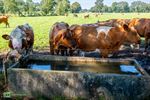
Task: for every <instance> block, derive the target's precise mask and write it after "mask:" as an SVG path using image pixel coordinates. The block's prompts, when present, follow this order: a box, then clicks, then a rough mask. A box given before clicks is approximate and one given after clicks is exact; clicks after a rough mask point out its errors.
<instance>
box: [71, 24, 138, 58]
mask: <svg viewBox="0 0 150 100" xmlns="http://www.w3.org/2000/svg"><path fill="white" fill-rule="evenodd" d="M69 31H70V33H71V34H72V35H71V36H72V38H73V39H75V41H76V42H77V47H78V49H80V50H82V51H95V50H96V49H99V51H100V52H101V55H102V57H107V56H108V54H109V53H112V52H114V51H117V50H119V48H120V46H121V45H122V44H123V43H124V42H125V41H128V42H131V43H137V44H138V43H140V36H139V35H138V33H137V32H136V30H134V29H132V28H130V27H128V25H126V24H124V25H122V26H118V27H108V26H99V27H97V26H88V25H82V26H81V25H72V26H71V27H70V30H69ZM68 33H69V32H68Z"/></svg>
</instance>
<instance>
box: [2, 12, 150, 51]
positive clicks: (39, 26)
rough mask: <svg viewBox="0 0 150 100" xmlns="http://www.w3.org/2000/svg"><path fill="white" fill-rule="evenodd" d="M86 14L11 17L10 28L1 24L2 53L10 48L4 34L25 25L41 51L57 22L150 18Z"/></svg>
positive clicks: (148, 16)
mask: <svg viewBox="0 0 150 100" xmlns="http://www.w3.org/2000/svg"><path fill="white" fill-rule="evenodd" d="M84 15H85V14H79V17H78V18H75V17H73V15H72V14H70V15H69V16H68V17H66V16H46V17H10V18H9V23H10V28H5V25H4V24H0V52H3V51H8V50H9V48H8V46H7V44H8V41H6V40H4V39H2V37H1V35H2V34H5V33H7V34H10V32H11V31H12V30H13V29H14V28H15V27H16V26H17V25H21V24H25V23H29V24H30V25H31V26H32V27H33V29H34V33H35V42H34V49H41V48H44V47H46V46H49V42H48V41H49V31H50V28H51V26H52V25H53V24H54V23H55V22H60V21H64V22H67V23H68V24H69V25H72V24H88V23H95V22H97V21H98V20H99V21H103V20H107V19H113V18H122V19H124V18H150V13H140V14H139V15H138V14H137V13H124V15H122V14H121V13H104V14H103V15H100V16H99V17H98V18H96V17H95V16H94V14H92V13H91V14H90V18H89V19H84V18H83V16H84Z"/></svg>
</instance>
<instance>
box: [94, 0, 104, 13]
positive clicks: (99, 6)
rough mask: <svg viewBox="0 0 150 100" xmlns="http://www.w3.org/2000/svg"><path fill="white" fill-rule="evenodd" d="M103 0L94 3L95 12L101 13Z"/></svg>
mask: <svg viewBox="0 0 150 100" xmlns="http://www.w3.org/2000/svg"><path fill="white" fill-rule="evenodd" d="M103 5H104V4H103V0H96V2H95V10H96V12H99V13H100V12H101V11H102V8H103Z"/></svg>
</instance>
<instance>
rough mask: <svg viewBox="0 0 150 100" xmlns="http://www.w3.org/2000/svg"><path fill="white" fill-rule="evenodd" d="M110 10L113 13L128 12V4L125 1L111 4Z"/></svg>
mask: <svg viewBox="0 0 150 100" xmlns="http://www.w3.org/2000/svg"><path fill="white" fill-rule="evenodd" d="M111 8H112V11H113V12H129V4H128V3H127V2H125V1H121V2H113V3H112V6H111Z"/></svg>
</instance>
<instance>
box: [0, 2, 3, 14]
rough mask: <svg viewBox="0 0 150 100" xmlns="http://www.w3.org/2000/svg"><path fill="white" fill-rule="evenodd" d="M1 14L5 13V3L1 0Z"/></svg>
mask: <svg viewBox="0 0 150 100" xmlns="http://www.w3.org/2000/svg"><path fill="white" fill-rule="evenodd" d="M0 13H4V2H3V0H0Z"/></svg>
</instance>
